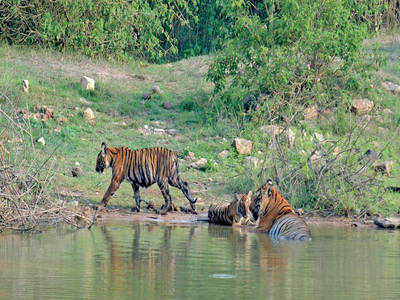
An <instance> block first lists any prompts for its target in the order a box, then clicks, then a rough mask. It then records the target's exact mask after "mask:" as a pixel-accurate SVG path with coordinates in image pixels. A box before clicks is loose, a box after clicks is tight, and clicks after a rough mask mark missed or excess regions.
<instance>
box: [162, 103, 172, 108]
mask: <svg viewBox="0 0 400 300" xmlns="http://www.w3.org/2000/svg"><path fill="white" fill-rule="evenodd" d="M162 106H163V107H164V108H165V109H171V108H172V104H171V103H169V102H164V103H163V105H162Z"/></svg>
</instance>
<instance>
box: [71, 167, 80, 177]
mask: <svg viewBox="0 0 400 300" xmlns="http://www.w3.org/2000/svg"><path fill="white" fill-rule="evenodd" d="M71 174H72V177H81V176H82V169H81V168H80V167H72V169H71Z"/></svg>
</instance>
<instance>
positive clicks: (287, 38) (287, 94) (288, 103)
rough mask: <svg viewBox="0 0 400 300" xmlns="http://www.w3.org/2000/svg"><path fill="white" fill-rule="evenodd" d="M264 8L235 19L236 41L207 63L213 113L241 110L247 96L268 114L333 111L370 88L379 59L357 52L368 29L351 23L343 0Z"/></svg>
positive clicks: (272, 0)
mask: <svg viewBox="0 0 400 300" xmlns="http://www.w3.org/2000/svg"><path fill="white" fill-rule="evenodd" d="M264 11H266V12H264V13H263V10H260V11H259V12H258V14H255V15H245V16H239V17H237V21H236V26H235V31H234V32H235V38H232V39H231V40H229V41H228V42H227V43H226V46H225V47H224V49H223V50H222V51H221V52H220V53H219V54H218V55H217V57H216V58H215V59H214V61H213V62H212V64H211V66H210V69H209V72H208V79H209V80H210V81H212V82H213V83H214V85H215V89H214V94H215V97H214V100H215V102H214V103H215V106H217V107H218V108H219V109H220V108H221V107H224V108H226V110H227V111H228V112H232V111H241V110H243V105H244V103H243V99H244V98H245V97H246V96H248V95H254V96H256V97H257V98H258V104H259V105H261V106H262V105H263V104H267V109H268V111H271V110H272V111H273V112H274V113H276V112H283V111H285V112H286V113H287V114H288V115H287V117H291V116H290V115H291V114H292V113H297V112H298V109H296V107H299V106H298V105H300V107H304V106H307V105H308V104H310V103H313V104H315V103H319V104H321V105H324V106H336V105H337V104H338V103H337V102H338V101H340V99H341V98H345V97H346V95H348V94H350V93H354V92H361V93H362V92H365V91H368V89H370V84H371V80H372V76H371V74H372V73H371V71H373V70H376V68H377V67H378V66H379V65H380V64H381V63H382V60H381V57H380V56H379V55H377V52H376V51H375V52H373V51H372V52H371V51H366V50H365V49H364V48H363V44H362V43H363V41H364V39H365V38H366V37H367V36H368V30H367V24H357V22H356V20H355V19H354V18H353V16H352V15H351V10H350V8H348V7H347V6H345V5H344V4H343V1H340V0H325V1H322V2H319V1H313V0H309V1H297V0H293V1H285V2H282V1H275V0H270V1H266V6H265V8H264ZM366 57H368V59H366ZM264 113H265V107H264V111H263V114H264Z"/></svg>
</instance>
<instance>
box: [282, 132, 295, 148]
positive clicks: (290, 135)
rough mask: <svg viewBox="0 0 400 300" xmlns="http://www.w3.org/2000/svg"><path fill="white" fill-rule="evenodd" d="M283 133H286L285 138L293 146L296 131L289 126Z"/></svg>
mask: <svg viewBox="0 0 400 300" xmlns="http://www.w3.org/2000/svg"><path fill="white" fill-rule="evenodd" d="M283 133H284V134H285V138H286V140H287V142H288V144H289V147H290V148H291V147H293V146H294V142H295V141H296V135H295V133H294V131H293V130H292V129H290V128H287V129H286V130H285V131H284V132H283Z"/></svg>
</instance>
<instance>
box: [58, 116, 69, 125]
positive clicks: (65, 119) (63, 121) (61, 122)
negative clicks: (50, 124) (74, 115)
mask: <svg viewBox="0 0 400 300" xmlns="http://www.w3.org/2000/svg"><path fill="white" fill-rule="evenodd" d="M56 121H57V123H58V124H60V125H63V124H65V123H67V122H68V119H67V118H57V120H56Z"/></svg>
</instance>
